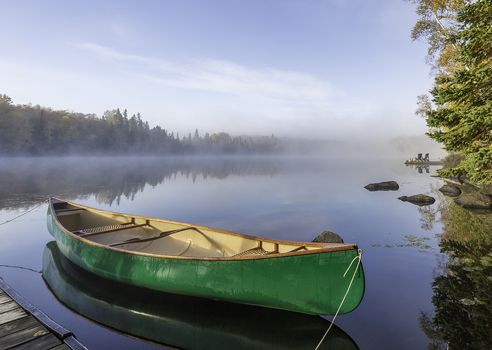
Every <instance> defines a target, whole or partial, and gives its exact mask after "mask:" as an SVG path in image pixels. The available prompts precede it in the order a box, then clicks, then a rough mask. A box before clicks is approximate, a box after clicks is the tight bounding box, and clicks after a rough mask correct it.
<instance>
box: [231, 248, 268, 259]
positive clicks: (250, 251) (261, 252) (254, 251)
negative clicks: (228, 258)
mask: <svg viewBox="0 0 492 350" xmlns="http://www.w3.org/2000/svg"><path fill="white" fill-rule="evenodd" d="M270 253H271V252H267V251H266V250H265V249H263V248H261V247H256V248H251V249H248V250H245V251H244V252H241V253H238V254H236V255H233V256H232V257H233V258H239V257H241V256H248V255H267V254H270Z"/></svg>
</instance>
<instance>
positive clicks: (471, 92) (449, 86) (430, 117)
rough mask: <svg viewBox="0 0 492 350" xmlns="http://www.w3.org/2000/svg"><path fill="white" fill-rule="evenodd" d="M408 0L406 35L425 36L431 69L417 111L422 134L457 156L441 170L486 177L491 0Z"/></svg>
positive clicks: (489, 169) (490, 163)
mask: <svg viewBox="0 0 492 350" xmlns="http://www.w3.org/2000/svg"><path fill="white" fill-rule="evenodd" d="M412 1H413V2H415V3H416V4H417V14H418V15H419V19H418V21H417V23H416V24H415V27H414V28H413V31H412V37H413V39H419V38H425V39H427V41H428V43H429V60H430V62H431V63H432V65H433V69H434V72H435V80H434V86H433V88H432V90H431V91H430V96H429V95H422V96H420V97H419V109H418V111H417V112H418V114H421V115H422V116H423V117H424V118H425V119H426V121H427V125H428V126H429V128H430V129H429V133H428V135H430V137H432V138H433V139H435V140H437V141H438V142H440V143H442V144H443V145H444V147H445V148H446V150H448V151H450V152H456V153H458V155H460V156H461V158H456V159H462V161H460V162H458V164H456V165H455V166H454V167H452V168H449V169H446V170H444V171H441V174H442V175H444V176H465V177H467V178H469V179H470V180H472V181H474V182H477V183H492V1H491V0H447V1H442V0H412Z"/></svg>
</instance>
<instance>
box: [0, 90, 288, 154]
mask: <svg viewBox="0 0 492 350" xmlns="http://www.w3.org/2000/svg"><path fill="white" fill-rule="evenodd" d="M280 148H281V146H280V142H279V140H278V139H277V138H275V137H274V136H273V135H272V136H231V135H229V134H227V133H224V132H220V133H213V134H208V133H205V134H204V135H200V134H199V132H198V130H195V132H194V133H193V135H192V134H191V133H189V134H188V135H182V136H180V135H179V134H178V133H174V132H170V131H168V130H166V129H164V128H162V127H160V126H155V127H152V128H151V127H150V126H149V123H148V122H147V121H144V120H143V119H142V116H141V115H140V113H137V114H133V115H131V116H129V115H128V112H127V110H126V109H125V110H123V112H121V110H120V109H114V110H110V111H106V112H104V114H103V115H102V117H98V116H97V115H95V114H83V113H74V112H68V111H63V110H53V109H50V108H45V107H41V106H39V105H35V106H33V105H30V104H29V105H19V104H17V105H15V104H13V103H12V99H11V98H10V97H8V96H7V95H0V154H2V155H56V154H71V153H76V154H97V153H101V154H155V155H159V154H220V153H224V154H270V153H276V152H279V151H280Z"/></svg>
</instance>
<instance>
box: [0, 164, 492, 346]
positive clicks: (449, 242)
mask: <svg viewBox="0 0 492 350" xmlns="http://www.w3.org/2000/svg"><path fill="white" fill-rule="evenodd" d="M402 161H403V160H402V159H388V158H378V159H357V158H351V159H341V158H322V157H312V158H300V157H299V158H293V157H261V158H255V157H243V158H137V157H135V158H124V157H121V158H62V159H56V158H36V159H27V158H26V159H21V158H20V159H3V160H0V222H3V221H4V220H7V219H10V218H12V217H15V216H16V215H18V214H20V213H21V212H23V211H25V210H27V209H29V208H32V207H34V206H35V205H37V204H39V203H41V202H42V201H43V200H45V199H46V198H47V197H48V196H51V195H53V196H58V197H62V198H65V199H69V200H73V201H76V202H79V203H82V204H85V205H89V206H94V207H97V208H102V209H109V210H113V211H118V212H126V213H132V214H138V215H142V216H151V217H161V218H167V219H172V220H176V221H184V222H190V223H196V224H202V225H207V226H213V227H220V228H225V229H228V230H232V231H238V232H242V233H248V234H253V235H259V236H266V237H271V238H278V239H288V240H299V241H311V240H312V239H313V238H314V237H315V236H316V235H317V234H318V233H320V232H321V231H323V230H331V231H334V232H337V233H339V234H340V235H342V236H343V238H344V240H345V242H354V243H357V244H358V245H359V247H360V248H362V249H363V250H364V254H363V258H362V261H363V264H364V269H365V273H366V293H365V296H364V299H363V301H362V303H361V305H360V306H359V307H358V308H357V309H356V310H355V311H353V312H352V313H349V314H347V315H343V316H340V317H339V318H338V319H337V320H336V325H337V326H338V327H339V328H336V329H335V331H334V332H335V335H334V337H335V336H339V338H340V339H338V340H337V339H334V338H333V339H332V345H333V346H332V347H331V348H332V349H336V348H340V349H342V348H344V349H345V348H357V346H358V347H359V348H360V349H424V348H427V347H428V346H429V345H430V344H433V345H434V346H436V349H439V348H440V347H442V348H445V347H446V344H447V346H449V348H450V349H453V348H456V349H458V348H468V349H479V348H484V349H485V348H488V347H489V346H490V345H491V343H489V341H490V340H489V336H490V329H492V325H491V320H492V317H491V316H492V311H491V305H492V300H491V298H492V297H491V295H492V289H491V288H490V287H491V286H492V278H491V276H492V271H491V268H492V253H491V247H492V245H491V243H490V242H491V236H492V225H491V220H490V217H491V216H490V215H486V214H480V213H472V212H469V211H466V210H464V209H461V208H459V207H457V206H456V205H454V203H452V200H451V199H450V198H447V197H443V196H442V195H440V193H439V192H438V191H437V189H438V188H439V187H440V186H441V185H442V184H443V182H442V181H441V180H440V179H438V178H435V177H432V176H431V175H432V174H433V173H435V170H436V167H430V168H428V169H425V168H423V169H417V168H414V167H406V166H404V165H403V163H402ZM386 180H396V181H397V182H398V183H399V184H400V189H399V190H398V191H387V192H369V191H367V190H365V189H364V188H363V187H364V186H365V185H366V184H368V183H370V182H379V181H386ZM417 193H425V194H430V195H432V196H434V197H436V203H435V204H433V205H431V206H425V207H419V206H415V205H413V204H410V203H405V202H401V201H399V200H398V199H397V197H399V196H402V195H412V194H417ZM46 209H47V208H46V204H43V205H42V206H41V207H39V208H37V209H35V210H34V211H33V212H31V213H29V214H28V215H26V216H23V217H21V218H19V219H17V220H15V221H13V222H11V223H9V224H6V225H3V226H0V264H1V265H2V267H0V276H1V277H2V278H4V280H5V281H6V282H7V283H8V284H10V285H11V286H12V287H14V288H15V289H16V290H17V291H18V292H19V293H21V294H22V295H23V296H25V297H26V298H27V299H28V300H30V301H31V302H32V303H33V304H34V305H36V306H37V307H39V308H40V309H42V310H43V311H44V312H45V313H47V314H48V315H49V316H50V317H52V318H53V319H54V320H55V321H57V322H58V323H60V324H62V325H63V326H65V327H66V328H68V329H70V330H72V331H73V332H74V333H75V334H76V335H77V337H78V339H79V340H80V341H81V342H82V343H84V344H85V345H86V346H88V347H89V348H91V349H102V348H108V349H109V348H115V349H116V348H117V349H155V348H160V347H161V345H158V344H157V343H156V342H159V343H164V344H167V345H169V346H175V347H191V348H209V347H210V348H212V347H217V344H222V346H223V347H224V348H226V347H229V346H231V347H232V346H233V345H232V344H234V347H235V348H237V347H239V345H241V347H244V348H260V347H262V346H263V347H271V346H273V345H272V344H276V345H277V346H278V348H282V347H285V346H287V345H286V344H290V346H289V347H292V348H296V347H299V348H303V347H305V346H306V344H308V345H309V346H308V348H309V347H311V345H310V344H311V343H312V347H313V348H314V346H315V344H316V340H318V338H319V337H321V335H322V333H323V329H324V327H327V325H328V324H329V323H328V321H326V320H323V319H320V318H313V317H310V316H301V315H297V314H293V313H285V312H278V313H275V312H269V311H268V310H267V311H264V310H262V309H257V308H250V307H241V306H237V307H236V306H234V307H229V306H228V305H226V306H224V305H222V304H221V303H217V302H212V303H211V302H207V301H203V302H202V301H200V300H198V301H197V300H194V299H190V298H188V299H187V298H179V297H174V296H167V299H165V300H164V299H159V298H160V296H158V295H149V293H150V294H152V293H151V292H148V291H142V290H134V289H125V287H124V286H118V285H115V284H111V283H109V284H107V283H106V281H102V280H100V279H97V278H93V277H92V276H90V275H87V274H85V273H84V272H83V271H79V270H77V269H74V267H73V266H70V264H69V263H68V262H67V261H63V258H62V257H60V256H59V254H57V250H56V247H54V246H53V244H49V242H50V241H52V237H51V236H50V235H49V233H48V231H47V229H46V217H45V215H46ZM452 253H453V254H454V257H455V258H454V259H450V258H449V256H450V254H452ZM43 255H44V266H43ZM4 265H11V266H20V267H25V268H29V269H32V270H35V271H41V270H42V269H43V268H44V271H45V272H44V274H45V279H43V277H42V275H41V274H40V273H37V272H35V271H30V270H26V269H18V268H12V267H6V266H4ZM63 266H64V267H63ZM62 267H63V268H62ZM58 269H62V271H59V270H58ZM73 269H74V270H73ZM47 270H48V271H47ZM64 276H65V277H64ZM81 281H84V283H82V282H81ZM48 285H49V288H48ZM433 285H434V288H433ZM113 298H114V301H113ZM157 304H159V305H157ZM164 304H167V305H168V306H166V305H164ZM153 305H155V308H154V307H153ZM128 311H130V312H128ZM142 315H143V316H142ZM90 319H92V320H90ZM149 319H152V320H150V321H149ZM157 319H158V320H157ZM329 319H330V318H329V317H327V320H329ZM94 321H96V322H94ZM145 322H154V323H152V324H153V326H154V327H155V328H156V330H155V333H159V332H160V334H159V336H155V337H154V339H153V340H154V342H149V341H146V340H143V339H141V338H140V337H146V338H152V335H148V334H144V331H143V330H137V329H136V328H138V327H137V325H138V324H139V323H145ZM159 322H160V323H159ZM101 323H103V324H105V325H103V324H101ZM269 327H271V329H273V330H275V332H273V333H272V332H266V331H268V330H269V329H268V328H269ZM294 327H295V329H299V328H302V327H304V328H306V329H308V330H309V332H311V333H309V337H310V338H309V339H303V342H301V341H299V344H297V343H296V342H295V341H294V340H292V342H290V343H285V341H284V342H282V340H280V338H282V334H288V333H289V330H290V329H291V328H294ZM113 328H116V329H119V331H118V330H115V329H113ZM125 331H130V332H131V333H133V334H132V336H128V335H126V334H125V333H124V332H125ZM337 332H338V333H337ZM318 333H319V334H318ZM272 334H273V335H272ZM306 334H307V333H306ZM337 334H338V335H337ZM177 335H179V337H178V338H179V339H178V338H177ZM194 337H196V339H197V340H196V341H191V340H190V339H194ZM272 337H273V338H272ZM275 337H277V338H275ZM286 339H289V338H288V337H287V338H286ZM289 341H290V340H289ZM310 342H311V343H310ZM109 344H110V345H109ZM265 344H267V345H268V346H266V345H265ZM336 344H338V345H336ZM347 344H351V345H350V346H348V345H347ZM354 346H355V347H354Z"/></svg>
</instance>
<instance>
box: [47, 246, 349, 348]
mask: <svg viewBox="0 0 492 350" xmlns="http://www.w3.org/2000/svg"><path fill="white" fill-rule="evenodd" d="M43 278H44V280H45V281H46V283H47V284H48V286H49V288H50V289H51V291H52V292H53V293H54V294H55V296H56V297H57V298H58V299H59V300H60V301H61V302H62V303H64V304H65V305H66V306H67V307H69V308H70V309H72V310H74V311H75V312H77V313H79V314H81V315H83V316H85V317H87V318H89V319H91V320H94V321H96V322H98V323H101V324H103V325H105V326H108V327H111V328H114V329H117V330H119V331H121V332H124V333H127V334H130V335H133V336H137V337H141V338H146V339H149V340H152V341H155V342H159V343H164V344H168V345H171V346H173V347H178V348H185V349H217V348H221V349H285V348H290V349H313V348H314V347H315V346H316V344H317V342H318V341H319V339H320V337H321V335H322V334H323V332H324V331H325V330H326V329H327V327H328V325H329V322H328V321H327V320H325V319H323V318H321V317H316V316H308V315H302V314H296V313H290V312H284V311H277V310H270V309H265V308H258V307H252V306H246V305H236V304H229V303H221V302H216V301H210V300H204V299H199V298H191V297H184V296H177V295H168V294H163V293H157V292H153V291H150V290H145V289H140V288H135V287H131V286H127V285H122V284H119V283H114V282H110V281H107V280H104V279H101V278H99V277H97V276H94V275H92V274H89V273H87V272H85V271H83V270H81V269H80V268H78V267H76V266H75V265H73V264H72V263H71V262H69V261H68V260H67V259H65V258H64V257H63V256H62V255H61V253H60V251H59V250H58V248H57V246H56V243H55V242H50V243H48V244H47V245H46V247H45V250H44V253H43ZM322 348H323V349H333V350H342V349H343V350H349V349H358V347H357V345H356V344H355V342H354V341H353V340H352V339H351V338H350V336H348V335H347V334H346V333H345V332H344V331H342V330H341V329H340V328H338V327H334V328H332V330H331V331H330V334H329V336H328V337H327V339H326V340H325V342H324V343H323V346H322Z"/></svg>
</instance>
